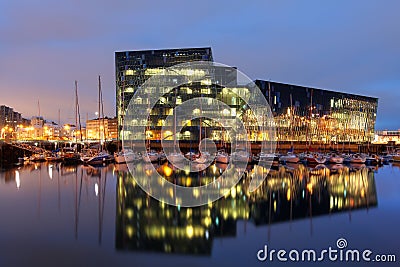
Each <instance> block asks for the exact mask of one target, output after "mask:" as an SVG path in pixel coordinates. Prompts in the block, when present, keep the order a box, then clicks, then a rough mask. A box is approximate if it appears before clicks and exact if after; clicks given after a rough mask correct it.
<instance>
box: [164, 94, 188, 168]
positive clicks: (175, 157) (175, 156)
mask: <svg viewBox="0 0 400 267" xmlns="http://www.w3.org/2000/svg"><path fill="white" fill-rule="evenodd" d="M176 95H177V88H175V99H176ZM176 108H177V107H175V109H174V111H173V112H174V152H172V153H170V154H169V155H168V156H167V158H168V160H169V161H170V162H171V163H179V162H182V161H184V160H185V157H184V156H183V155H182V154H181V153H179V152H177V151H176V146H177V143H176V113H177V112H176Z"/></svg>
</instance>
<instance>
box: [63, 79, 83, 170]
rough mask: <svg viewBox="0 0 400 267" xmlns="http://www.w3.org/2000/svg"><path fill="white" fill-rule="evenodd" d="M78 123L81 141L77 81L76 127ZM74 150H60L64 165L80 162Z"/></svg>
mask: <svg viewBox="0 0 400 267" xmlns="http://www.w3.org/2000/svg"><path fill="white" fill-rule="evenodd" d="M78 122H79V133H80V136H81V141H82V129H81V128H82V127H81V115H80V111H79V100H78V81H75V125H76V126H78ZM77 138H78V137H77V135H76V134H75V143H77ZM75 148H76V147H75ZM75 148H71V147H69V148H68V147H64V148H63V149H62V150H61V157H62V159H63V162H64V164H77V163H80V162H81V156H80V154H79V153H78V151H76V149H75Z"/></svg>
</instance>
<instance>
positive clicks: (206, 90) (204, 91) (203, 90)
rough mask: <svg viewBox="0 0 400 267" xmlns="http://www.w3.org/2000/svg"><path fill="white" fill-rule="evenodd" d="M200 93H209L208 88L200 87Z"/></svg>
mask: <svg viewBox="0 0 400 267" xmlns="http://www.w3.org/2000/svg"><path fill="white" fill-rule="evenodd" d="M201 93H202V94H204V95H209V94H211V90H210V88H201Z"/></svg>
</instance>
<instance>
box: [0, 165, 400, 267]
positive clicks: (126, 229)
mask: <svg viewBox="0 0 400 267" xmlns="http://www.w3.org/2000/svg"><path fill="white" fill-rule="evenodd" d="M148 167H149V166H146V165H145V164H140V165H138V166H137V168H136V172H135V175H150V173H149V172H150V171H151V170H152V168H148ZM155 167H156V169H157V171H158V172H159V173H160V174H163V175H165V176H166V178H167V179H168V180H170V181H172V182H175V183H178V184H182V185H185V186H198V185H202V184H206V183H209V182H210V181H212V180H213V179H215V177H218V176H219V175H220V173H222V172H223V170H224V167H225V166H223V165H213V166H211V167H210V168H208V169H206V170H204V171H202V172H199V173H190V172H185V171H180V170H174V169H173V168H172V167H171V166H168V165H167V164H164V165H161V166H158V165H156V166H155ZM399 170H400V167H399V166H396V165H392V166H385V167H384V168H380V169H379V170H372V169H370V168H366V167H365V166H350V167H346V166H345V167H343V166H331V167H330V168H326V167H322V166H317V167H316V168H313V169H311V168H307V167H305V166H303V165H293V166H289V167H283V166H280V167H278V168H275V169H273V170H271V171H270V172H269V174H268V177H267V179H266V180H265V181H264V183H263V184H262V186H261V187H259V188H258V189H257V190H256V191H255V192H253V193H249V192H248V190H247V188H248V186H249V183H250V180H251V179H252V177H254V176H256V175H257V174H261V175H262V174H263V173H264V172H265V170H264V169H263V168H262V167H259V166H254V167H249V168H248V169H247V170H246V176H245V177H244V178H243V179H242V180H241V181H240V182H239V184H237V185H236V187H234V188H232V189H231V191H230V192H229V194H227V195H225V196H224V197H223V198H221V199H220V200H219V201H217V202H214V203H212V204H209V205H208V206H203V207H199V208H182V207H174V206H169V205H164V204H162V203H160V202H158V201H157V200H155V199H153V198H152V197H150V196H148V195H147V194H145V193H144V192H143V191H142V190H141V189H140V188H139V186H138V185H137V184H136V183H135V180H134V179H133V177H132V175H131V174H130V173H129V172H127V167H126V165H115V166H114V165H109V166H107V167H101V168H93V167H86V166H62V165H60V164H48V163H42V164H31V165H26V166H24V167H21V168H18V169H12V170H7V171H5V172H2V173H0V212H1V214H3V215H4V216H2V220H0V227H1V229H2V230H0V234H1V235H0V236H1V239H0V264H2V263H3V264H2V265H1V266H3V265H4V264H5V265H10V266H16V265H25V264H24V263H26V262H25V261H24V259H23V258H20V257H18V256H17V255H16V252H15V250H13V249H12V248H15V247H19V248H20V249H19V250H23V251H24V249H23V248H21V246H20V245H19V244H24V246H23V247H24V248H30V250H32V251H36V252H31V253H32V254H33V253H35V255H32V256H31V258H32V259H33V261H34V262H37V263H38V264H39V263H41V264H42V263H43V262H45V263H49V262H52V260H53V259H52V258H51V257H50V258H49V257H48V252H47V250H49V249H50V250H55V252H54V253H55V254H56V255H57V257H58V258H61V259H62V258H64V259H65V262H64V264H65V266H69V264H79V263H85V264H86V265H93V264H95V262H96V264H97V265H102V264H104V266H107V265H109V263H112V264H114V265H116V266H118V265H119V264H120V265H123V264H126V263H129V262H136V263H141V265H146V264H148V265H149V266H156V265H163V266H170V265H171V266H172V265H174V264H173V263H176V261H184V262H185V261H190V262H194V263H197V264H199V265H204V264H209V263H210V262H211V263H213V264H222V265H223V264H224V263H226V262H231V261H232V264H231V265H232V266H235V265H237V266H240V265H243V264H246V263H250V265H251V264H256V263H257V262H256V258H255V257H254V255H255V253H256V252H257V250H258V249H259V248H260V247H261V246H262V245H263V244H266V243H272V244H276V245H280V246H281V247H288V248H291V247H293V246H295V245H296V244H297V245H299V246H304V245H307V246H310V245H315V246H316V247H317V248H318V247H320V246H328V245H330V243H329V242H334V241H335V240H336V239H337V238H339V236H337V235H339V234H347V236H349V239H350V238H353V240H351V241H350V242H353V243H355V244H359V245H361V244H364V245H365V241H366V239H365V237H363V235H365V234H366V233H368V235H369V238H368V239H369V240H371V238H372V240H373V242H372V244H375V245H376V243H377V242H379V241H380V236H385V235H386V236H392V235H393V231H394V229H393V227H394V225H396V224H395V223H396V219H393V218H392V216H391V215H392V213H394V212H398V211H399V210H400V208H399V204H400V203H399V197H398V193H397V194H396V193H393V192H392V190H393V185H396V184H397V185H398V183H399V182H398V180H399V179H400V174H399V173H400V171H399ZM376 173H377V174H376ZM381 173H383V174H382V175H381V176H380V179H381V180H379V181H378V185H376V181H375V179H376V178H375V176H379V175H380V174H381ZM375 174H376V175H375ZM395 179H397V180H395ZM379 184H380V185H381V188H384V189H385V191H384V193H383V194H380V190H379ZM381 191H382V190H381ZM395 192H397V191H395ZM169 193H170V194H174V192H169ZM386 194H387V195H388V196H390V197H392V199H393V201H387V200H386ZM193 197H202V196H201V194H199V195H194V196H193ZM378 199H379V205H378ZM394 201H395V202H394ZM382 203H383V204H382ZM389 204H390V205H389ZM382 205H383V206H382ZM377 207H378V208H377ZM389 219H390V220H391V221H392V222H393V223H394V225H392V224H391V223H387V222H386V220H389ZM377 220H378V221H379V220H382V222H381V223H379V224H378V225H376V221H377ZM397 221H398V219H397ZM373 223H374V224H375V225H372V224H373ZM397 225H398V223H397ZM380 226H382V227H380ZM385 227H386V228H385ZM371 229H375V230H377V229H380V230H381V231H384V234H383V235H382V234H380V235H378V234H373V233H371V232H370V231H371ZM397 235H398V234H397ZM335 238H336V239H335ZM368 239H367V240H368ZM323 242H325V243H323ZM372 244H369V243H367V245H372ZM13 245H14V246H13ZM383 245H385V246H386V247H387V248H388V249H389V250H390V249H391V250H392V251H391V252H393V250H394V249H396V248H397V247H396V246H394V245H393V246H391V243H390V242H382V243H380V246H383ZM397 250H398V249H397ZM78 251H79V252H78ZM121 251H125V252H129V253H127V254H126V253H124V254H120V252H121ZM235 251H236V252H235ZM83 252H85V253H83ZM143 252H153V253H161V254H160V255H166V257H154V256H153V255H154V254H147V253H143ZM389 252H390V251H389ZM394 252H396V251H394ZM171 253H173V254H175V255H174V256H172V255H171ZM232 253H233V255H232ZM28 254H29V253H28ZM89 255H90V256H89ZM167 255H168V256H167ZM191 255H203V256H206V257H204V258H203V257H201V258H198V257H195V258H191V257H190V256H191ZM229 255H230V256H229ZM235 255H236V256H235ZM188 256H189V258H187V257H188ZM399 256H400V255H399ZM182 257H183V258H182ZM46 258H47V259H46ZM228 258H229V259H228ZM32 259H31V260H32ZM102 259H103V260H102ZM234 259H236V260H234ZM54 261H55V263H56V262H57V264H58V265H59V264H60V262H58V261H57V260H56V259H54ZM67 263H68V264H67Z"/></svg>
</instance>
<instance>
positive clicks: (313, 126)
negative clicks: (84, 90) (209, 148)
mask: <svg viewBox="0 0 400 267" xmlns="http://www.w3.org/2000/svg"><path fill="white" fill-rule="evenodd" d="M193 61H210V62H212V61H213V55H212V50H211V48H210V47H203V48H180V49H165V50H143V51H122V52H116V53H115V71H116V73H115V77H116V103H117V108H116V110H117V117H118V122H119V130H120V131H119V132H120V135H119V136H120V138H125V139H132V138H133V139H137V138H139V139H142V138H145V139H146V140H161V139H164V140H172V139H174V138H175V139H176V140H179V141H183V140H186V141H196V140H197V142H198V140H199V134H200V135H201V136H202V137H203V138H204V137H207V138H211V139H213V140H215V141H220V142H227V143H229V141H230V140H229V136H228V135H227V134H226V130H223V129H222V128H221V126H220V125H219V124H218V123H216V122H214V121H212V120H208V119H207V118H204V119H194V120H192V121H177V122H175V123H177V124H179V125H181V126H184V127H182V128H181V130H180V131H179V132H174V131H173V127H172V125H166V124H168V121H166V117H167V116H168V115H172V114H173V110H174V108H175V107H177V106H179V105H180V104H182V103H183V102H184V101H187V100H188V99H192V98H195V97H200V96H202V97H209V98H215V99H218V100H220V101H222V102H224V103H225V104H227V105H228V106H229V107H230V110H220V111H218V112H220V113H221V114H223V116H226V117H227V119H233V118H240V119H241V120H242V121H244V124H245V125H246V129H247V132H248V139H249V140H251V141H254V142H257V141H260V140H265V138H266V137H265V133H262V132H260V130H259V128H257V127H251V124H252V120H251V116H246V113H247V112H248V110H247V109H246V108H245V106H246V105H244V104H245V101H244V100H243V99H245V98H246V97H248V94H249V91H248V89H247V88H246V87H244V86H239V85H237V84H236V83H235V79H237V77H236V74H235V72H232V71H231V70H232V68H224V67H219V68H217V69H216V71H215V72H214V73H212V75H215V76H216V79H213V81H215V80H216V81H219V79H222V80H221V83H218V82H217V83H212V82H210V79H207V76H204V77H205V78H204V80H202V81H200V82H194V83H188V84H184V85H179V86H177V88H176V90H174V91H173V92H172V91H171V92H168V93H166V94H165V95H163V97H162V99H160V101H158V102H157V105H156V106H155V107H154V108H153V109H152V110H151V112H150V115H149V116H148V117H147V118H142V119H140V120H132V121H130V122H125V123H129V124H130V125H142V126H146V131H145V133H143V136H132V134H133V133H131V132H129V130H124V131H121V130H122V125H123V123H124V115H125V110H126V108H127V106H128V104H129V102H130V100H131V99H132V97H133V95H134V94H135V92H136V90H138V89H140V88H141V86H142V85H143V84H144V83H145V81H146V80H148V79H149V78H150V77H152V76H153V75H156V74H161V73H163V71H164V70H165V69H166V68H168V67H171V66H174V65H177V64H181V63H187V62H193ZM186 72H188V71H187V70H186ZM193 73H195V71H193ZM177 75H178V73H177ZM171 78H173V77H171ZM214 78H215V77H214ZM254 83H255V84H256V85H257V86H258V87H259V88H260V90H261V91H262V93H263V95H264V97H265V99H266V100H267V102H268V103H269V105H270V107H271V111H272V114H273V116H274V122H273V123H274V127H275V134H276V137H277V141H283V142H285V141H293V142H299V141H302V142H312V143H324V144H332V143H339V142H349V143H364V142H371V141H373V140H374V128H375V120H376V115H377V107H378V99H377V98H374V97H367V96H361V95H355V94H348V93H342V92H335V91H331V90H324V89H318V88H312V87H304V86H299V85H293V84H284V83H278V82H271V81H265V80H258V79H257V80H255V81H254ZM221 84H229V87H231V88H229V90H227V88H226V86H221ZM149 93H151V92H149ZM135 104H137V105H142V106H143V108H144V109H145V108H147V107H148V103H147V102H146V99H143V100H142V99H135ZM193 112H196V110H194V111H193ZM169 126H170V128H168V127H169ZM175 127H176V126H175ZM165 129H167V130H165ZM199 129H200V130H199ZM267 139H268V137H267Z"/></svg>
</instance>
